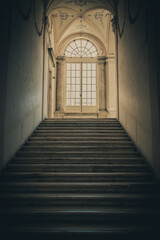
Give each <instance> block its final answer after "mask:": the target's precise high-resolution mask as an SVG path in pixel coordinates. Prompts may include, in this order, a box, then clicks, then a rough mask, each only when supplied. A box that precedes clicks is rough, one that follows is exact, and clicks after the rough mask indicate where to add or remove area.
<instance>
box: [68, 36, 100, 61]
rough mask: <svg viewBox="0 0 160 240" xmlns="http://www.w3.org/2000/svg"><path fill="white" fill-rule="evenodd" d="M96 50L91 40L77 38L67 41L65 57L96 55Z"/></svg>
mask: <svg viewBox="0 0 160 240" xmlns="http://www.w3.org/2000/svg"><path fill="white" fill-rule="evenodd" d="M97 55H98V52H97V49H96V47H95V45H93V43H92V42H90V41H89V40H86V39H77V40H73V41H72V42H70V43H69V45H68V46H67V48H66V50H65V56H67V57H70V58H72V57H78V58H82V57H97Z"/></svg>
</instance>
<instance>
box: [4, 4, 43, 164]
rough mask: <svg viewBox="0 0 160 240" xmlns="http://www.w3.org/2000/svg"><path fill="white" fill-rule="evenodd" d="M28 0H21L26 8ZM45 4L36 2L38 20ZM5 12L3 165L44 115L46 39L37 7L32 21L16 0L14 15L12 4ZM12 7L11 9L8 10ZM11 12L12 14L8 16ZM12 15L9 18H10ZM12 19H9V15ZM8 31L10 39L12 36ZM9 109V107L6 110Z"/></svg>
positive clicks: (13, 5) (31, 16) (6, 7)
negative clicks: (20, 12) (43, 74)
mask: <svg viewBox="0 0 160 240" xmlns="http://www.w3.org/2000/svg"><path fill="white" fill-rule="evenodd" d="M27 5H28V1H23V3H21V8H22V9H24V12H25V11H26V9H27V8H28V7H27ZM42 7H43V6H42V4H39V5H38V4H37V6H36V21H37V25H38V27H39V29H40V28H41V23H42V10H43V9H42ZM5 9H6V12H5V13H3V14H4V16H3V19H2V24H3V29H4V35H3V37H4V38H3V37H1V40H0V41H1V44H0V46H1V48H2V53H3V54H1V55H0V60H1V71H0V73H1V86H2V87H1V89H0V91H1V93H0V95H1V94H2V95H1V98H2V99H1V105H2V108H1V109H0V111H1V115H0V116H1V118H0V126H1V130H2V134H1V137H0V141H1V142H3V144H2V145H1V144H0V145H1V149H0V167H1V168H2V167H3V166H4V165H5V164H6V163H7V161H8V160H9V159H10V158H11V157H12V156H13V154H14V153H15V152H16V151H17V150H18V149H19V148H20V146H21V145H22V144H23V143H24V141H25V140H26V139H27V138H28V137H29V135H30V134H31V133H32V131H33V130H34V128H35V127H36V126H37V125H38V124H39V123H40V121H41V119H42V116H41V114H42V64H43V46H42V44H43V39H42V36H41V37H39V36H38V35H37V32H36V29H35V25H34V20H33V19H34V18H33V9H32V12H31V14H30V18H29V20H28V21H24V20H22V18H21V16H20V15H19V13H18V11H17V9H16V7H15V4H14V3H13V4H12V8H11V15H10V14H9V9H8V6H5ZM7 11H8V12H7ZM7 15H8V16H7ZM7 17H8V18H7ZM9 17H11V19H10V25H9V21H6V19H9ZM8 32H9V33H10V39H8ZM3 109H5V110H3Z"/></svg>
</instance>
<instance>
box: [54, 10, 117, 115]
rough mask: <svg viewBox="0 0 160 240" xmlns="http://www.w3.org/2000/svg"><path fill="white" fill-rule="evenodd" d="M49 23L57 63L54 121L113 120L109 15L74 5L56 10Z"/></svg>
mask: <svg viewBox="0 0 160 240" xmlns="http://www.w3.org/2000/svg"><path fill="white" fill-rule="evenodd" d="M50 19H51V22H52V24H51V26H53V23H54V28H53V38H54V39H53V41H54V57H55V63H56V67H55V85H56V87H55V93H54V94H55V95H56V98H55V104H54V105H55V106H56V107H55V111H54V112H53V115H54V117H57V118H59V117H60V118H63V117H68V116H70V117H78V116H80V117H81V116H82V117H99V118H106V117H107V118H114V117H116V116H117V89H116V88H117V86H116V64H115V62H116V61H115V59H116V56H115V35H114V32H113V31H112V22H111V19H112V14H111V13H110V12H109V11H108V10H106V9H103V8H99V9H96V8H95V9H86V10H85V9H83V8H80V9H79V7H78V6H77V5H76V8H74V9H72V8H71V9H67V10H66V8H62V7H61V8H56V9H55V10H53V11H52V15H51V16H50ZM50 32H51V31H50ZM90 50H91V52H90ZM92 50H93V51H92Z"/></svg>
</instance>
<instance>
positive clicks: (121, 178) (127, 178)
mask: <svg viewBox="0 0 160 240" xmlns="http://www.w3.org/2000/svg"><path fill="white" fill-rule="evenodd" d="M1 180H5V181H24V180H25V181H29V182H30V181H31V182H33V181H36V182H37V181H40V182H46V181H47V182H48V181H51V182H108V181H109V182H138V181H139V182H145V181H146V182H150V181H153V174H152V173H151V172H142V173H139V172H132V173H127V172H116V173H115V172H113V173H91V172H85V173H79V172H76V173H70V172H67V173H64V172H62V173H52V172H37V173H35V172H13V171H12V172H4V173H3V175H2V176H1Z"/></svg>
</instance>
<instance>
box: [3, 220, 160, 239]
mask: <svg viewBox="0 0 160 240" xmlns="http://www.w3.org/2000/svg"><path fill="white" fill-rule="evenodd" d="M1 233H2V234H4V236H5V239H7V240H8V239H11V238H14V239H25V240H26V239H33V238H34V239H40V240H42V239H44V238H45V239H47V240H51V239H59V240H64V239H66V240H67V239H70V240H75V239H76V240H89V239H93V240H97V239H100V240H106V239H110V240H116V239H123V240H128V239H129V240H135V239H137V240H141V239H146V240H149V239H152V238H154V239H156V238H157V236H159V230H158V228H157V227H154V228H153V227H148V228H146V227H138V226H137V227H136V226H134V225H133V226H123V225H119V224H117V225H114V226H112V225H109V226H106V225H101V226H97V225H95V224H92V225H91V224H90V225H85V226H84V225H78V224H72V226H71V225H69V224H68V225H66V224H65V225H62V224H60V225H58V224H57V225H55V223H50V224H49V223H48V222H46V223H44V222H42V223H41V224H36V223H34V224H32V225H31V224H29V225H26V224H22V225H21V226H20V227H19V226H15V225H13V226H9V227H8V228H7V227H6V226H5V227H3V228H2V230H1Z"/></svg>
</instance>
